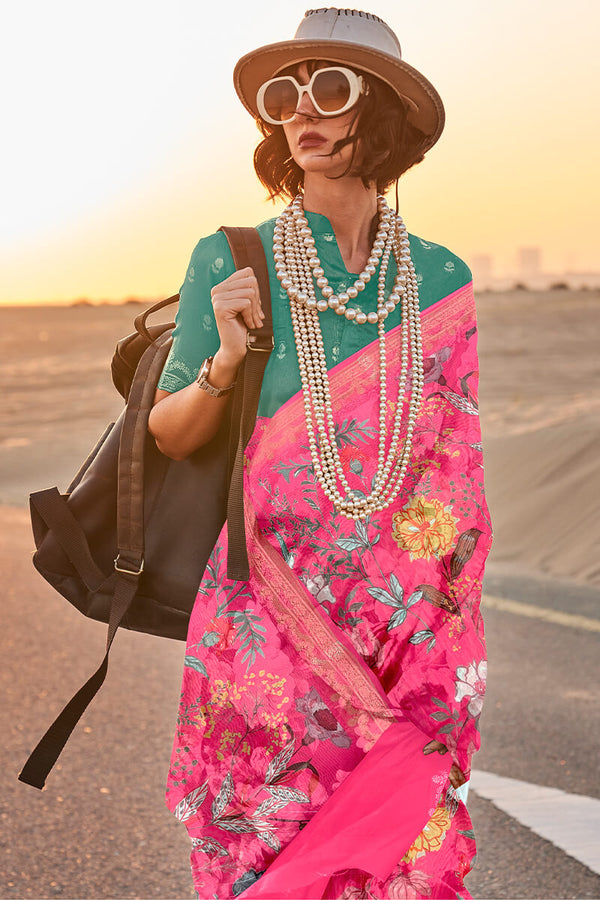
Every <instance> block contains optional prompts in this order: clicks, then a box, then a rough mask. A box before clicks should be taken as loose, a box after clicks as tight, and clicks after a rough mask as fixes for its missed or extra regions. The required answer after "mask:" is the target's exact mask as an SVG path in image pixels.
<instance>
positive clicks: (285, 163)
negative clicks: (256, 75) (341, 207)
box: [254, 60, 426, 200]
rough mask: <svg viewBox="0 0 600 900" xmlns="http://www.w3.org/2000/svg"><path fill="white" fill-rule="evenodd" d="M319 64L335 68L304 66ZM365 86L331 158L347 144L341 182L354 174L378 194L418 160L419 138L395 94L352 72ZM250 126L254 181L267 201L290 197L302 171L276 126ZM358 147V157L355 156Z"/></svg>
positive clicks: (300, 183)
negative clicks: (254, 138) (349, 128)
mask: <svg viewBox="0 0 600 900" xmlns="http://www.w3.org/2000/svg"><path fill="white" fill-rule="evenodd" d="M323 65H336V63H333V62H329V61H327V60H310V61H308V62H307V67H308V72H309V75H312V73H313V72H314V71H315V69H318V68H320V67H322V66H323ZM297 69H298V65H294V66H289V67H288V68H287V69H284V70H283V71H282V72H279V73H278V74H279V75H293V74H295V73H296V71H297ZM356 71H357V73H358V74H360V75H362V77H363V79H364V81H366V83H367V87H368V90H367V92H366V93H364V94H361V96H360V98H359V100H358V102H357V104H356V106H355V107H354V110H355V119H354V121H355V122H356V128H355V129H354V133H353V134H350V135H348V136H347V137H345V138H343V139H342V140H339V141H337V142H336V144H335V145H334V147H333V150H332V155H334V154H336V153H339V152H340V150H342V148H343V147H345V146H346V145H347V144H352V156H351V158H350V162H349V164H348V167H347V169H346V170H345V171H344V172H342V174H341V175H336V176H331V177H332V178H342V177H344V176H345V175H354V176H356V177H360V178H361V179H362V182H363V184H364V185H365V187H368V186H369V185H370V184H373V182H375V184H376V186H377V191H378V193H384V191H386V190H387V188H389V187H390V185H392V184H393V183H394V182H395V181H397V180H398V178H400V176H401V175H402V174H404V172H406V171H407V170H408V169H410V168H411V166H414V165H416V163H419V162H421V160H422V159H423V158H424V155H425V154H424V151H423V146H424V144H425V140H426V136H425V134H424V133H423V132H422V131H421V130H420V129H419V128H416V126H414V125H412V124H411V123H410V122H409V121H408V118H407V114H406V112H407V108H406V105H405V104H404V103H403V102H402V100H401V99H400V97H399V96H398V94H396V92H395V91H394V90H393V89H392V88H391V87H390V86H389V85H387V84H385V82H383V81H381V80H380V79H379V78H376V77H374V76H373V75H369V74H366V73H365V72H362V71H361V70H360V69H357V70H356ZM256 124H257V126H258V129H259V131H260V132H261V133H262V135H263V140H262V141H261V142H260V143H259V145H258V146H257V148H256V150H255V151H254V169H255V171H256V174H257V176H258V178H259V181H260V182H261V183H262V184H263V185H264V186H265V187H266V189H267V191H268V192H269V198H270V199H271V200H276V199H277V198H278V197H282V196H284V197H289V198H293V197H295V196H296V194H297V193H298V191H300V190H301V189H302V186H303V184H304V171H303V170H302V169H301V168H300V166H298V165H297V163H295V162H294V160H293V159H292V157H291V156H290V150H289V147H288V143H287V140H286V137H285V133H284V130H283V126H282V125H271V124H269V123H268V122H265V121H263V120H262V119H257V120H256ZM359 148H360V154H359Z"/></svg>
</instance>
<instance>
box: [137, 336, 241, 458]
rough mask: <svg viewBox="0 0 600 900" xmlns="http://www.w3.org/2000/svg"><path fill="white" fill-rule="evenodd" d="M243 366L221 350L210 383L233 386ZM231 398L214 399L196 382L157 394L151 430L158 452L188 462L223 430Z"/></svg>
mask: <svg viewBox="0 0 600 900" xmlns="http://www.w3.org/2000/svg"><path fill="white" fill-rule="evenodd" d="M239 365H240V363H239V362H238V363H237V364H236V362H235V361H234V360H232V359H231V358H227V357H225V355H224V354H223V353H222V352H221V351H217V353H216V354H215V358H214V360H213V364H212V366H211V370H210V375H209V378H208V380H209V383H210V384H211V385H212V386H213V387H216V388H226V387H229V386H230V385H231V384H233V382H234V381H235V380H236V376H237V370H238V368H239ZM230 397H231V394H225V395H224V396H222V397H212V396H211V395H210V394H208V393H207V392H206V391H203V390H202V389H201V388H200V387H199V386H198V384H197V383H196V382H195V381H194V382H192V384H189V385H188V386H187V387H185V388H182V389H181V390H180V391H176V392H175V393H173V394H171V393H168V392H166V391H161V390H159V391H157V392H156V397H155V402H154V406H153V408H152V410H151V411H150V418H149V421H148V430H149V431H150V433H151V434H152V435H153V436H154V439H155V440H156V445H157V447H158V449H159V450H160V451H161V452H162V453H164V454H165V455H166V456H169V457H170V458H171V459H186V458H187V457H188V456H189V455H190V454H191V453H193V452H194V450H197V449H198V447H201V446H202V445H203V444H207V443H208V442H209V441H210V440H211V439H212V438H213V437H214V436H215V434H216V433H217V431H218V430H219V426H220V425H221V422H222V421H223V416H224V414H225V410H226V409H227V405H228V402H229V399H230Z"/></svg>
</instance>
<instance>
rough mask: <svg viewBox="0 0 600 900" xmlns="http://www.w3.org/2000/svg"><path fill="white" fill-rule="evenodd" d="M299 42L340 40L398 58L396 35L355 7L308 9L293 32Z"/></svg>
mask: <svg viewBox="0 0 600 900" xmlns="http://www.w3.org/2000/svg"><path fill="white" fill-rule="evenodd" d="M294 39H295V40H301V41H314V40H318V41H327V40H330V41H344V42H346V43H349V44H358V45H360V46H361V47H372V48H373V49H374V50H378V51H379V52H380V53H386V54H388V55H389V56H393V57H395V58H396V59H401V58H402V54H401V51H400V43H399V41H398V38H397V37H396V35H395V34H394V32H393V31H392V29H391V28H390V27H389V25H386V23H385V22H384V21H383V19H380V18H379V16H375V15H373V14H372V13H367V12H362V11H361V10H358V9H336V8H335V7H329V8H323V9H309V10H307V11H306V13H305V14H304V18H303V20H302V21H301V22H300V25H299V26H298V30H297V31H296V34H295V35H294Z"/></svg>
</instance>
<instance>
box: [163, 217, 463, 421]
mask: <svg viewBox="0 0 600 900" xmlns="http://www.w3.org/2000/svg"><path fill="white" fill-rule="evenodd" d="M306 217H307V219H308V221H309V224H310V227H311V229H312V233H313V236H314V238H315V246H316V249H317V252H318V254H319V258H320V260H321V265H322V266H323V268H324V269H325V273H326V275H327V278H328V280H329V283H330V284H331V286H332V287H333V289H334V291H335V292H336V293H337V292H339V291H343V290H345V289H346V288H347V287H348V286H349V285H350V284H352V282H353V281H354V280H355V279H356V278H357V277H358V275H356V274H352V273H350V272H348V271H347V269H346V267H345V266H344V262H343V260H342V256H341V254H340V251H339V248H338V245H337V241H336V238H335V234H334V232H333V228H332V227H331V224H330V223H329V220H328V219H327V218H326V217H325V216H322V215H320V214H319V213H312V212H307V213H306ZM275 221H276V220H275V219H269V220H268V221H267V222H263V223H262V225H259V226H258V232H259V235H260V238H261V241H262V243H263V246H264V248H265V253H266V256H267V263H268V267H269V283H270V286H271V305H272V309H273V336H274V340H275V348H274V350H273V352H272V354H271V357H270V359H269V362H268V364H267V368H266V370H265V376H264V381H263V385H262V390H261V395H260V404H259V408H258V414H259V415H260V416H273V415H274V414H275V413H276V412H277V410H278V409H279V407H280V406H282V405H283V404H284V403H285V402H286V401H287V400H289V399H290V397H292V396H293V395H294V394H295V393H297V392H298V391H299V390H300V388H301V383H300V372H299V370H298V358H297V356H296V346H295V342H294V331H293V328H292V319H291V316H290V309H289V298H288V296H287V294H286V292H285V291H284V290H283V289H282V288H281V285H280V284H279V281H278V279H277V276H276V274H275V265H274V261H273V228H274V227H275ZM410 251H411V257H412V261H413V264H414V267H415V271H416V275H417V282H418V285H419V305H420V308H421V311H423V310H424V309H426V308H427V307H428V306H432V305H433V304H434V303H436V302H437V301H438V300H441V299H443V298H444V297H446V296H447V295H448V294H451V293H452V292H453V291H456V290H458V289H459V288H461V287H463V286H464V285H465V284H467V283H468V282H469V281H470V280H471V273H470V271H469V269H468V267H467V266H466V265H465V263H464V262H462V260H460V259H459V258H458V257H457V256H455V255H454V254H453V253H451V252H450V251H449V250H446V248H445V247H441V246H439V245H438V244H432V243H430V242H428V241H423V240H421V238H418V237H415V236H414V235H410ZM233 272H234V265H233V259H232V256H231V252H230V250H229V245H228V243H227V239H226V237H225V235H224V234H223V233H222V232H220V231H219V232H217V233H216V234H211V235H209V236H208V237H205V238H203V239H202V240H201V241H200V242H199V243H198V244H197V246H196V248H195V250H194V252H193V253H192V258H191V260H190V264H189V266H188V270H187V274H186V277H185V281H184V282H183V284H182V286H181V289H180V294H181V297H180V301H179V309H178V312H177V318H176V328H175V331H174V334H173V346H172V347H171V351H170V353H169V356H168V359H167V362H166V363H165V367H164V369H163V373H162V375H161V378H160V381H159V385H158V386H159V387H160V388H162V390H165V391H169V392H171V393H173V392H175V391H178V390H181V388H184V387H186V386H187V385H188V384H191V383H192V381H194V380H195V378H196V377H197V375H198V370H199V369H200V366H201V365H202V363H203V361H204V360H205V359H206V357H207V356H214V354H215V353H216V352H217V350H218V349H219V334H218V331H217V325H216V321H215V317H214V313H213V308H212V303H211V298H210V291H211V288H212V287H213V286H214V285H216V284H219V283H220V282H221V281H223V280H224V279H225V278H227V277H228V276H229V275H231V274H232V273H233ZM395 275H396V264H395V261H394V259H393V257H392V259H390V265H389V268H388V273H387V282H386V286H387V289H388V290H391V288H392V285H393V281H394V278H395ZM350 302H351V303H352V302H353V301H350ZM354 305H356V306H359V307H360V308H361V309H362V310H364V311H365V312H367V313H368V312H370V311H371V310H375V309H376V308H377V278H376V277H375V278H373V279H371V281H370V282H369V283H368V284H367V286H366V288H365V290H364V291H362V292H361V293H360V294H359V295H358V297H357V299H356V301H354ZM319 320H320V322H321V329H322V332H323V343H324V346H325V353H326V357H327V365H328V367H329V368H332V367H333V366H335V365H336V364H337V363H339V362H341V361H342V360H344V359H347V358H348V357H349V356H351V355H352V354H353V353H355V352H356V351H357V350H361V349H362V348H363V347H365V346H366V345H367V344H370V343H371V342H372V341H374V340H376V338H377V325H369V324H365V325H357V323H356V322H355V321H349V320H348V319H346V317H345V316H338V315H336V314H335V312H334V311H333V310H332V309H328V310H326V311H325V312H324V313H321V314H320V316H319ZM400 321H401V312H400V306H398V307H397V308H396V310H395V311H394V312H393V313H392V314H391V315H390V316H388V318H387V319H386V326H387V327H389V328H390V329H391V328H393V327H394V326H396V325H399V324H400Z"/></svg>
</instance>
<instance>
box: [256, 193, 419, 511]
mask: <svg viewBox="0 0 600 900" xmlns="http://www.w3.org/2000/svg"><path fill="white" fill-rule="evenodd" d="M292 207H293V211H292V212H290V210H291V208H292ZM378 207H379V214H380V227H379V230H378V232H377V237H376V242H380V243H378V244H377V246H376V245H375V244H374V249H373V252H372V254H371V256H370V257H369V262H368V263H367V266H365V270H363V272H362V273H361V275H360V276H359V278H358V279H357V281H355V283H354V286H352V287H351V288H349V289H348V291H347V292H346V293H347V294H348V299H353V298H351V296H350V292H351V291H352V293H353V289H355V290H356V292H357V294H358V292H359V291H361V290H363V289H364V287H365V284H366V283H367V282H368V280H369V279H370V278H371V276H372V274H374V271H371V270H370V269H369V268H368V267H369V266H371V267H374V268H375V269H376V266H377V264H378V263H379V261H381V262H380V272H379V284H378V300H377V307H378V308H377V313H369V314H368V315H367V314H365V313H363V312H362V311H360V310H359V311H356V310H354V309H352V308H351V307H350V308H347V307H346V296H345V295H344V293H340V294H339V295H338V296H337V297H336V296H335V295H333V292H332V291H331V292H330V291H329V290H327V291H326V293H327V294H328V296H323V297H322V299H321V300H317V298H316V295H315V290H314V283H313V278H314V280H315V281H316V283H317V287H319V288H320V289H321V293H322V294H323V288H329V285H328V283H327V279H325V280H324V281H323V279H324V273H323V274H321V271H322V270H321V266H320V261H319V259H318V257H317V256H316V250H315V249H314V238H312V235H311V233H310V227H309V226H308V221H307V220H306V217H305V216H303V213H302V198H301V197H298V198H296V200H295V201H294V202H293V204H291V206H290V207H288V208H287V210H285V211H284V213H283V214H282V215H281V216H280V218H279V219H278V221H277V223H276V227H275V234H274V244H273V246H274V258H275V265H276V271H277V274H278V277H279V278H280V281H281V283H282V287H284V288H285V289H286V291H287V293H288V296H289V297H290V311H291V315H292V324H293V329H294V337H295V341H296V349H297V354H298V363H299V368H300V376H301V381H302V386H303V396H304V411H305V417H306V424H307V431H308V439H309V448H310V453H311V458H312V462H313V468H314V472H315V477H316V479H317V481H318V482H319V484H320V485H321V487H322V489H323V491H324V493H325V494H326V496H327V497H328V498H329V499H330V500H331V501H332V503H333V505H334V507H335V508H336V510H337V511H338V512H339V513H341V514H342V515H344V516H347V517H349V518H353V519H360V518H365V517H367V516H369V515H372V514H373V513H374V512H377V511H379V510H382V509H385V508H386V507H387V506H389V504H390V503H392V502H393V500H394V499H395V497H396V496H397V494H398V492H399V490H400V487H401V484H402V481H403V479H404V476H405V474H406V469H407V467H408V462H409V459H410V452H411V447H412V436H413V432H414V426H415V421H416V417H417V414H418V410H419V407H420V403H421V397H422V389H423V357H422V349H421V337H420V313H419V304H418V290H417V284H416V277H415V272H414V267H413V265H412V261H411V259H410V252H409V241H408V235H407V233H406V229H405V227H404V223H403V222H402V220H401V218H400V217H399V216H394V215H393V214H392V213H391V212H390V210H389V208H388V207H387V204H386V203H385V200H384V198H381V197H380V198H378ZM384 224H385V225H387V227H382V226H383V225H384ZM381 242H383V246H381ZM375 251H377V253H376V252H375ZM379 251H381V252H379ZM392 252H393V253H394V256H395V257H396V260H397V266H398V274H397V277H396V280H395V283H394V288H393V290H392V292H391V293H390V296H389V297H388V299H387V300H385V280H386V274H387V268H388V263H389V258H390V256H391V254H392ZM373 260H375V261H373ZM365 275H366V276H368V277H366V278H365ZM359 282H362V288H361V287H358V283H359ZM332 299H333V300H334V301H335V302H334V304H331V303H330V301H331V300H332ZM400 301H402V325H401V373H400V379H399V384H398V398H397V404H396V411H395V415H394V422H393V427H392V434H391V440H390V442H389V447H388V450H387V453H386V416H387V361H386V348H385V324H384V323H385V318H386V317H387V315H388V314H389V312H391V311H392V310H393V309H395V307H396V305H397V303H398V302H400ZM327 308H331V309H334V310H335V312H336V313H338V315H341V314H342V313H343V314H344V315H346V317H347V318H349V319H352V318H355V319H356V321H357V323H358V324H363V323H364V322H367V321H368V322H370V323H371V324H375V323H377V326H378V327H377V331H378V343H379V376H380V402H379V440H378V456H377V468H376V474H375V477H374V480H373V485H372V490H371V493H370V494H369V495H368V496H362V497H357V496H356V494H355V492H354V491H353V490H352V489H351V488H350V486H349V484H348V481H347V478H346V476H345V473H344V471H343V468H342V464H341V459H340V455H339V449H338V446H337V441H336V436H335V421H334V416H333V407H332V403H331V396H330V391H329V374H328V370H327V361H326V358H325V349H324V346H323V338H322V334H321V328H320V324H319V313H320V312H324V311H325V310H326V309H327ZM348 312H350V313H353V314H354V315H352V314H351V315H348ZM359 315H360V318H359ZM409 355H410V357H411V360H412V373H411V374H412V387H411V396H410V401H409V408H408V417H407V426H406V435H405V439H404V443H403V447H402V452H401V453H400V454H399V455H398V454H397V448H398V443H399V438H400V428H401V422H402V412H403V407H404V399H405V398H404V395H405V392H406V381H407V377H408V371H409V366H408V359H409ZM315 435H316V436H315ZM338 481H339V483H340V485H341V487H342V490H343V493H342V492H341V491H340V489H339V488H338Z"/></svg>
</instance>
